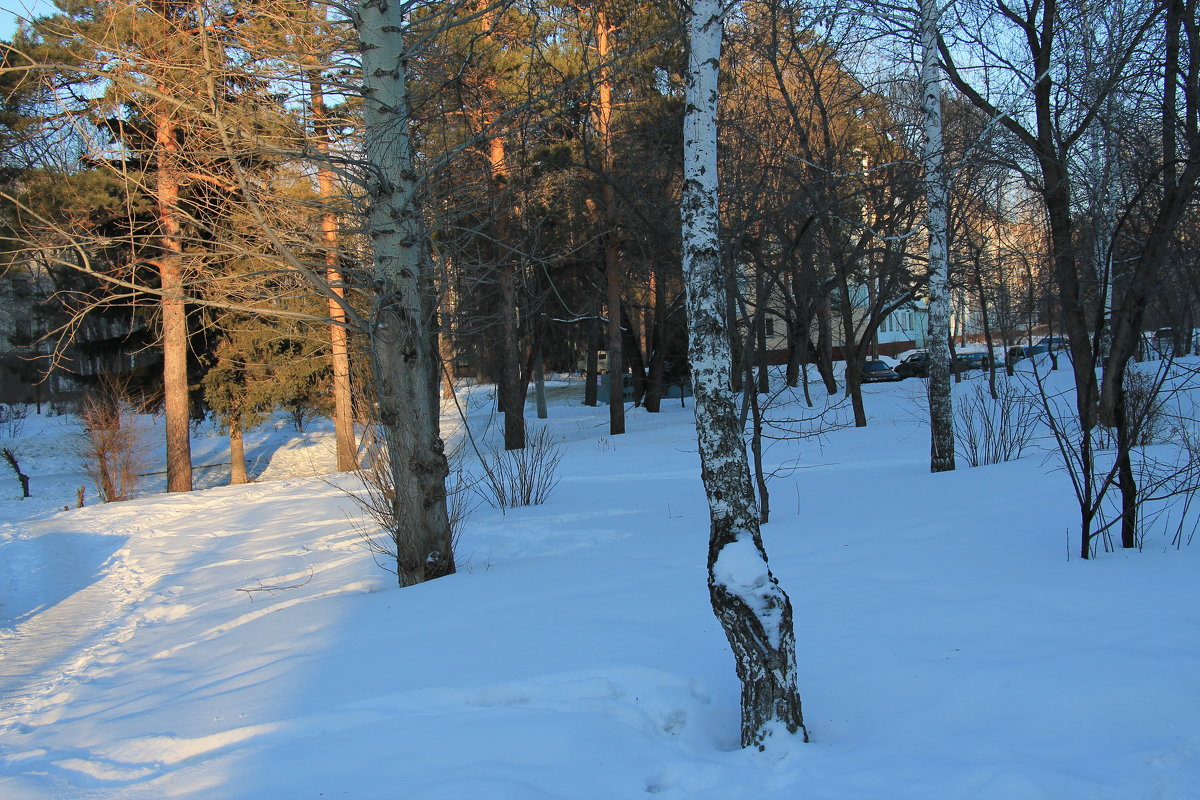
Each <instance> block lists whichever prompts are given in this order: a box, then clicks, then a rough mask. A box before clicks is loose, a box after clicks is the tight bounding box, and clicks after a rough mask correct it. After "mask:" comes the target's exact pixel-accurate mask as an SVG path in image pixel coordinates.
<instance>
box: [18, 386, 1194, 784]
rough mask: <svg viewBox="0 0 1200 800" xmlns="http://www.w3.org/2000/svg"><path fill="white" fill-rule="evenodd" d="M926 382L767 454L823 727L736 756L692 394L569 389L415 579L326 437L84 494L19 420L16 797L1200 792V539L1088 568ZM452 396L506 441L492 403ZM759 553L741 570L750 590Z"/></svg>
mask: <svg viewBox="0 0 1200 800" xmlns="http://www.w3.org/2000/svg"><path fill="white" fill-rule="evenodd" d="M1066 373H1067V371H1066V370H1063V371H1060V372H1059V373H1056V374H1055V375H1054V376H1053V378H1052V383H1053V382H1054V381H1062V380H1066V379H1068V377H1069V376H1068V375H1067V374H1066ZM977 380H979V379H978V378H973V379H972V381H977ZM972 381H968V382H965V383H964V384H963V385H961V386H959V387H958V389H957V390H958V391H960V392H962V391H967V390H968V389H969V388H970V387H971V383H972ZM816 388H817V387H814V390H815V389H816ZM923 391H924V390H923V386H922V384H921V383H920V382H919V381H917V380H915V379H913V380H907V381H904V382H901V383H895V384H879V385H872V386H868V387H867V388H866V395H867V397H866V401H867V409H868V413H869V416H870V420H871V422H870V425H869V427H867V428H864V429H854V428H843V429H840V430H834V431H830V432H829V433H828V434H827V435H825V436H823V437H820V438H817V439H805V440H783V441H777V442H775V443H773V444H772V446H771V447H770V448H769V449H768V451H767V455H766V458H767V461H768V463H769V466H770V467H771V468H772V469H773V470H774V473H775V474H774V477H773V478H772V479H771V481H770V488H771V492H772V515H771V521H770V523H769V524H768V525H767V526H765V528H764V532H763V535H764V540H765V544H766V549H767V552H768V554H769V556H770V564H771V569H772V570H773V572H774V574H775V575H776V577H777V578H778V579H779V582H780V584H781V586H782V587H783V588H785V589H786V590H787V591H788V592H789V593H790V595H791V598H792V602H793V604H794V608H795V620H794V625H795V632H796V641H797V647H798V663H799V667H798V675H799V682H800V691H801V696H802V698H803V701H804V710H805V721H806V722H807V724H808V726H809V730H810V732H811V734H812V736H813V742H812V743H811V744H807V745H805V744H802V743H800V742H798V741H796V740H795V739H794V738H791V737H786V736H776V737H774V738H773V739H772V740H771V741H770V744H769V747H768V749H767V750H766V751H765V752H758V751H743V750H740V749H738V747H737V742H738V737H739V734H738V699H739V687H738V683H737V678H736V676H735V673H734V668H733V663H732V657H731V655H730V652H729V649H728V646H727V644H726V642H725V638H724V635H723V633H722V631H721V629H720V627H719V625H718V624H717V622H716V620H715V619H714V617H713V615H712V612H711V610H710V608H709V603H708V592H707V587H706V578H705V559H706V555H707V535H708V521H707V511H706V506H705V503H704V493H703V489H702V486H701V484H700V477H699V466H698V464H699V462H698V456H697V453H696V446H695V433H694V431H693V429H692V427H691V426H692V411H691V407H690V404H691V400H690V399H689V400H688V401H687V402H688V407H687V408H681V407H680V405H679V402H678V401H672V402H666V403H664V406H663V411H662V413H660V414H656V415H651V414H646V413H645V412H644V411H642V410H641V409H631V410H630V412H629V417H628V430H629V432H628V433H627V434H625V435H623V436H619V437H610V436H609V435H608V434H607V409H606V408H604V407H601V408H585V407H583V406H582V405H581V404H580V400H581V395H582V389H581V388H580V387H579V386H578V384H573V385H572V384H569V383H566V382H560V383H559V384H558V385H557V386H556V387H555V389H554V390H553V391H552V393H551V395H552V397H551V405H550V419H549V420H547V421H546V423H545V424H547V425H549V426H550V429H551V431H552V432H553V433H554V435H555V436H557V437H560V438H561V441H562V448H563V454H564V458H563V460H562V464H561V467H560V473H561V477H562V480H561V482H560V483H559V484H558V486H557V488H556V489H555V490H554V492H553V493H552V495H551V497H550V499H549V501H548V502H547V503H546V504H544V505H541V506H537V507H532V508H517V509H510V510H509V511H508V512H507V513H506V514H502V513H501V512H500V511H498V510H496V509H494V508H492V507H491V506H489V505H488V504H486V503H485V502H482V501H481V500H480V501H477V502H475V503H474V505H475V510H474V512H473V513H472V514H471V515H470V516H469V517H468V518H467V520H466V522H465V523H464V524H463V526H462V532H461V539H460V543H459V551H458V560H459V566H460V569H459V572H458V574H456V575H454V576H452V577H449V578H444V579H441V580H437V581H434V582H432V583H429V584H425V585H422V586H418V587H414V588H410V589H404V590H401V589H397V588H396V587H395V585H394V578H393V577H392V576H391V575H388V574H387V573H385V572H384V571H382V570H381V569H380V568H379V567H378V566H377V565H376V563H375V561H374V559H373V558H372V556H371V554H370V553H369V552H367V551H366V550H365V549H364V548H363V546H362V538H361V533H360V531H367V530H369V529H368V528H367V527H366V523H365V522H364V521H363V517H362V514H361V512H360V511H359V509H358V507H357V506H356V505H355V504H354V503H353V502H352V500H351V499H350V498H349V497H348V495H347V493H346V491H347V490H350V491H352V490H354V489H355V488H356V487H357V485H358V484H357V481H356V479H355V478H354V477H353V476H351V475H335V474H325V475H321V474H318V473H321V472H323V471H326V470H328V469H330V468H331V464H332V456H331V450H330V446H329V440H330V436H329V433H328V430H327V429H324V428H322V429H318V430H315V431H313V432H311V433H308V434H304V435H300V434H297V433H296V432H295V431H290V430H289V429H288V427H287V426H286V425H283V424H282V423H280V424H278V425H273V426H269V427H267V428H264V429H261V430H259V431H257V432H255V433H254V434H252V435H251V436H250V437H249V438H248V449H249V450H250V457H251V462H252V467H251V472H252V474H253V475H256V476H257V477H258V482H256V483H254V484H250V485H247V486H242V487H224V486H219V485H217V484H219V483H221V482H222V481H223V480H224V478H222V476H221V471H220V468H219V466H218V467H211V468H209V469H207V470H206V471H200V472H198V473H197V475H198V476H203V478H202V481H201V483H202V485H204V486H210V487H212V488H206V489H203V490H201V491H196V492H193V493H190V494H177V495H166V494H154V493H152V490H154V489H155V485H154V480H160V478H154V477H151V478H150V479H149V480H150V483H149V484H148V485H147V487H146V489H145V493H143V494H142V495H141V496H140V497H138V498H137V499H134V500H132V501H128V502H124V503H114V504H110V505H107V506H101V505H91V503H92V502H93V501H94V499H95V494H94V492H93V491H91V490H89V491H88V492H87V495H86V496H87V498H88V502H89V505H88V506H87V507H85V508H83V509H75V508H74V507H73V506H74V501H75V492H76V489H77V488H78V486H79V485H81V484H83V483H84V480H83V479H82V477H80V474H79V471H78V468H77V466H76V465H75V464H74V463H73V461H72V460H71V458H70V457H69V453H70V452H71V449H72V445H71V443H70V442H71V437H72V436H74V432H73V429H72V423H71V422H70V421H69V419H68V418H53V419H41V418H32V417H31V418H30V419H29V420H28V421H27V423H28V424H27V428H26V431H25V437H24V439H23V440H22V441H21V443H20V444H21V446H22V447H23V448H24V450H23V452H24V453H25V454H26V455H25V458H26V462H23V466H24V467H26V470H25V471H26V472H29V473H30V474H31V475H32V477H33V480H32V490H33V492H34V495H35V496H34V497H33V498H32V499H30V500H20V499H19V495H20V491H19V486H18V484H17V482H16V479H15V478H14V477H13V476H12V475H11V473H7V472H6V473H0V592H2V594H0V604H2V605H0V705H2V708H0V798H3V800H81V799H82V798H95V799H97V800H142V799H145V800H150V799H151V798H153V799H154V800H158V799H159V798H197V799H203V800H276V799H279V800H284V799H286V800H302V799H304V798H331V797H344V798H354V799H355V800H375V799H376V798H378V799H379V800H385V799H386V800H393V799H395V798H403V799H404V800H545V799H549V798H553V799H554V800H559V799H561V800H627V799H631V798H640V797H650V796H657V797H663V798H677V799H679V800H685V799H686V800H693V799H694V800H736V799H737V798H747V800H750V799H751V798H752V799H753V800H785V799H786V800H796V799H797V798H803V800H965V799H971V800H1092V799H1094V800H1148V799H1149V798H1167V799H1170V800H1193V799H1194V798H1200V714H1198V713H1197V712H1198V711H1200V679H1198V677H1200V580H1197V577H1198V573H1200V543H1197V545H1194V546H1183V547H1182V548H1178V549H1177V548H1175V547H1172V546H1170V544H1169V539H1170V534H1169V533H1162V534H1152V535H1151V536H1150V538H1149V539H1148V541H1147V545H1146V547H1145V549H1144V551H1142V552H1129V553H1125V552H1117V553H1101V554H1100V556H1099V558H1098V559H1097V560H1095V561H1090V562H1088V561H1081V560H1079V559H1077V558H1075V557H1074V551H1075V550H1076V549H1077V545H1076V543H1075V540H1074V530H1075V528H1074V525H1075V520H1076V518H1077V511H1076V510H1075V507H1074V500H1073V496H1072V494H1071V489H1070V484H1069V480H1068V477H1067V476H1066V475H1065V474H1064V473H1063V472H1062V471H1061V470H1058V469H1057V468H1056V464H1057V461H1056V460H1055V459H1056V456H1054V455H1053V454H1052V452H1051V443H1050V442H1048V441H1042V442H1040V443H1038V444H1036V445H1035V446H1034V447H1033V448H1032V449H1030V450H1029V451H1028V453H1027V455H1026V457H1025V458H1023V459H1021V460H1019V461H1015V462H1009V463H1006V464H1001V465H998V466H992V467H981V468H976V469H967V468H960V469H959V470H958V471H956V472H952V473H943V474H940V475H930V474H929V471H928V451H929V442H928V429H927V424H926V422H925V421H924V420H925V417H926V412H925V409H924V395H923ZM800 396H802V395H800V393H799V392H798V391H797V392H796V397H797V398H798V397H800ZM789 397H790V395H789ZM459 401H460V405H461V406H462V408H463V409H464V410H466V411H467V413H468V418H469V421H470V425H471V429H472V430H473V431H474V432H475V434H476V438H477V440H478V442H479V447H480V449H486V448H487V447H488V443H489V442H492V441H494V440H495V437H496V435H497V427H498V424H497V423H498V419H497V418H496V417H495V415H494V414H493V412H492V407H493V404H492V402H491V395H490V393H488V392H487V391H485V390H476V391H474V392H466V391H464V392H463V394H462V395H461V396H460V397H459ZM531 407H532V404H531ZM446 411H447V416H446V427H447V430H451V431H453V433H452V435H451V439H452V441H461V440H462V438H463V425H462V424H461V422H459V421H457V417H456V416H455V409H454V407H453V405H448V407H447V409H446ZM771 413H772V414H776V415H778V416H779V417H788V418H791V419H794V420H798V419H801V418H804V417H807V416H809V414H808V412H807V410H806V409H804V408H802V404H801V403H799V402H796V400H789V399H787V398H780V399H777V400H776V401H774V407H773V410H772V412H771ZM528 416H529V417H530V418H531V425H532V426H537V425H540V424H542V423H539V422H537V421H535V420H533V419H532V417H533V413H532V408H531V410H530V413H529V415H528ZM833 416H834V417H840V418H842V419H846V418H848V416H849V414H848V411H843V410H836V411H834V412H833ZM147 424H148V425H151V424H153V422H152V421H149V422H147ZM802 426H803V423H794V424H793V425H792V427H802ZM159 430H161V429H159ZM196 442H197V444H196V449H197V455H196V463H198V464H217V463H218V462H220V461H228V456H227V455H226V454H225V452H224V449H223V448H224V447H225V446H226V440H224V439H223V438H222V437H220V436H218V435H217V433H216V432H214V431H208V430H201V431H198V432H197V440H196ZM158 457H159V458H161V454H159V455H158ZM475 463H477V457H476V456H475V455H473V454H470V450H469V449H468V455H467V456H465V458H464V467H465V468H466V469H467V471H468V472H470V471H471V469H472V465H473V464H475ZM151 469H153V468H151ZM64 505H68V506H71V507H72V508H71V510H67V511H63V510H62V507H63V506H64ZM1069 535H1070V536H1071V538H1070V540H1068V536H1069ZM739 555H741V556H747V557H746V558H741V557H739ZM749 555H750V554H748V553H743V554H739V553H737V552H730V553H729V554H728V556H727V557H726V556H722V560H721V563H720V565H719V567H720V569H721V570H723V571H724V572H725V573H728V574H729V575H730V576H731V577H736V578H737V580H738V581H739V582H741V583H753V582H754V580H755V579H756V576H757V572H755V570H756V569H757V567H755V565H754V563H753V562H754V559H753V558H749V557H748V556H749ZM748 571H749V572H748ZM750 572H753V573H754V574H749V573H750Z"/></svg>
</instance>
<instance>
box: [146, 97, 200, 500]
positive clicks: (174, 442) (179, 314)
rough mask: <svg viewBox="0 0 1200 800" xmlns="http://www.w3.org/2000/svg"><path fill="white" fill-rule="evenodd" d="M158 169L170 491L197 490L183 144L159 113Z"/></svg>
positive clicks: (156, 186) (165, 116) (156, 189)
mask: <svg viewBox="0 0 1200 800" xmlns="http://www.w3.org/2000/svg"><path fill="white" fill-rule="evenodd" d="M154 122H155V144H156V158H157V168H156V169H155V176H154V194H155V197H154V200H155V213H156V215H157V217H158V226H159V243H160V251H161V252H160V255H159V258H158V277H159V283H160V287H161V289H162V299H161V300H160V301H159V302H160V311H161V313H162V351H163V411H164V416H165V418H166V428H167V491H168V492H190V491H191V490H192V442H191V436H190V431H189V428H188V423H189V421H190V409H189V402H188V373H187V357H188V330H187V308H186V305H185V303H184V280H183V242H182V236H181V234H182V229H181V227H180V224H179V175H178V164H177V161H178V151H179V142H178V138H177V135H176V134H177V132H176V128H175V122H174V120H172V119H171V117H170V116H169V115H168V114H166V113H164V112H159V113H158V114H157V115H156V117H155V121H154Z"/></svg>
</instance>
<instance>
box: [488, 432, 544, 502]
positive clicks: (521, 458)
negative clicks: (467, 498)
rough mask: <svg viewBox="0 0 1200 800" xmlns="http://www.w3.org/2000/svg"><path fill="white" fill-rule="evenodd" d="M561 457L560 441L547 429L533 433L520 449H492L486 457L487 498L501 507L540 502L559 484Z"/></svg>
mask: <svg viewBox="0 0 1200 800" xmlns="http://www.w3.org/2000/svg"><path fill="white" fill-rule="evenodd" d="M562 457H563V454H562V449H561V448H560V447H559V443H558V440H557V439H555V438H554V437H553V436H551V435H550V431H548V430H547V429H546V428H539V429H538V430H537V431H535V432H534V433H532V434H530V435H529V437H528V438H527V439H526V440H525V447H523V448H521V449H519V450H500V449H495V450H493V451H492V452H491V453H490V454H488V455H485V456H483V469H484V479H483V482H484V484H485V485H486V487H487V492H486V493H485V494H484V499H485V500H486V501H487V502H488V503H489V504H490V505H491V506H492V507H494V508H499V509H501V510H504V509H508V508H517V507H519V506H537V505H541V504H542V503H544V502H546V499H547V498H548V497H549V496H550V493H551V492H552V491H554V487H555V486H557V485H558V480H559V476H558V465H559V462H560V461H562Z"/></svg>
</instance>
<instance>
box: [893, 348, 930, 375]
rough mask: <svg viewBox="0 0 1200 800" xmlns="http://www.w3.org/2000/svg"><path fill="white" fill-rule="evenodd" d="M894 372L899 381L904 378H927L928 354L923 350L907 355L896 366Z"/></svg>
mask: <svg viewBox="0 0 1200 800" xmlns="http://www.w3.org/2000/svg"><path fill="white" fill-rule="evenodd" d="M895 372H896V374H897V375H899V376H900V379H901V380H903V379H904V378H928V377H929V353H927V352H926V351H924V350H918V351H916V352H915V353H909V354H908V355H907V356H905V357H904V359H903V360H902V361H901V362H900V363H899V364H897V365H896V369H895Z"/></svg>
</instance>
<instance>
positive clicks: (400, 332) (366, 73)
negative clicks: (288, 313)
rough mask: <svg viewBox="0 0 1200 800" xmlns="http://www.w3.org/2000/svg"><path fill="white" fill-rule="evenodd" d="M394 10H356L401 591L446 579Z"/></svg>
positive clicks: (417, 226) (423, 288)
mask: <svg viewBox="0 0 1200 800" xmlns="http://www.w3.org/2000/svg"><path fill="white" fill-rule="evenodd" d="M405 8H406V6H405V5H404V4H402V3H389V2H387V0H365V2H363V3H362V5H361V6H360V8H359V14H358V19H357V22H358V34H359V40H360V45H361V48H362V68H363V96H364V122H365V144H366V156H367V169H366V175H367V193H368V197H369V199H370V203H371V207H370V216H369V219H368V223H367V225H368V229H367V231H368V235H369V237H370V240H371V254H372V259H373V265H374V277H375V280H376V281H377V283H378V286H379V297H378V299H377V300H376V304H375V309H374V314H373V317H372V320H371V331H370V335H371V354H372V357H373V360H374V363H375V387H376V390H375V391H376V401H377V403H378V405H379V424H380V427H381V428H382V430H383V438H384V441H385V442H386V445H387V452H388V458H389V462H390V470H391V475H392V480H393V485H394V499H393V512H394V513H393V522H392V528H393V529H392V530H391V531H390V534H391V535H392V540H393V542H394V543H395V545H396V573H397V577H398V579H399V581H400V585H401V586H411V585H413V584H417V583H421V582H423V581H427V580H431V579H433V578H438V577H441V576H443V575H449V574H451V573H453V572H454V548H453V540H452V537H451V531H450V521H449V517H448V515H447V512H446V482H445V481H446V475H447V474H449V467H448V464H447V462H446V455H445V451H444V448H443V445H442V440H441V438H440V437H439V436H438V411H439V409H438V408H437V405H436V402H435V400H436V381H437V372H436V371H437V359H436V357H435V354H434V353H433V346H432V342H433V339H432V336H431V329H432V319H431V317H430V313H429V311H430V300H429V297H428V293H429V292H430V287H431V285H432V281H431V274H430V273H431V271H432V268H431V265H430V263H429V259H428V252H427V250H426V248H425V231H424V226H423V225H422V222H421V216H420V210H419V208H418V205H417V173H416V164H415V159H414V152H413V144H412V140H411V137H410V132H409V123H410V119H411V114H410V104H409V94H408V88H407V85H406V82H407V74H406V72H407V60H406V56H407V53H406V50H405V43H404V40H403V37H402V32H403V31H404V30H406V27H407V25H406V20H405V14H404V9H405Z"/></svg>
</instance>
